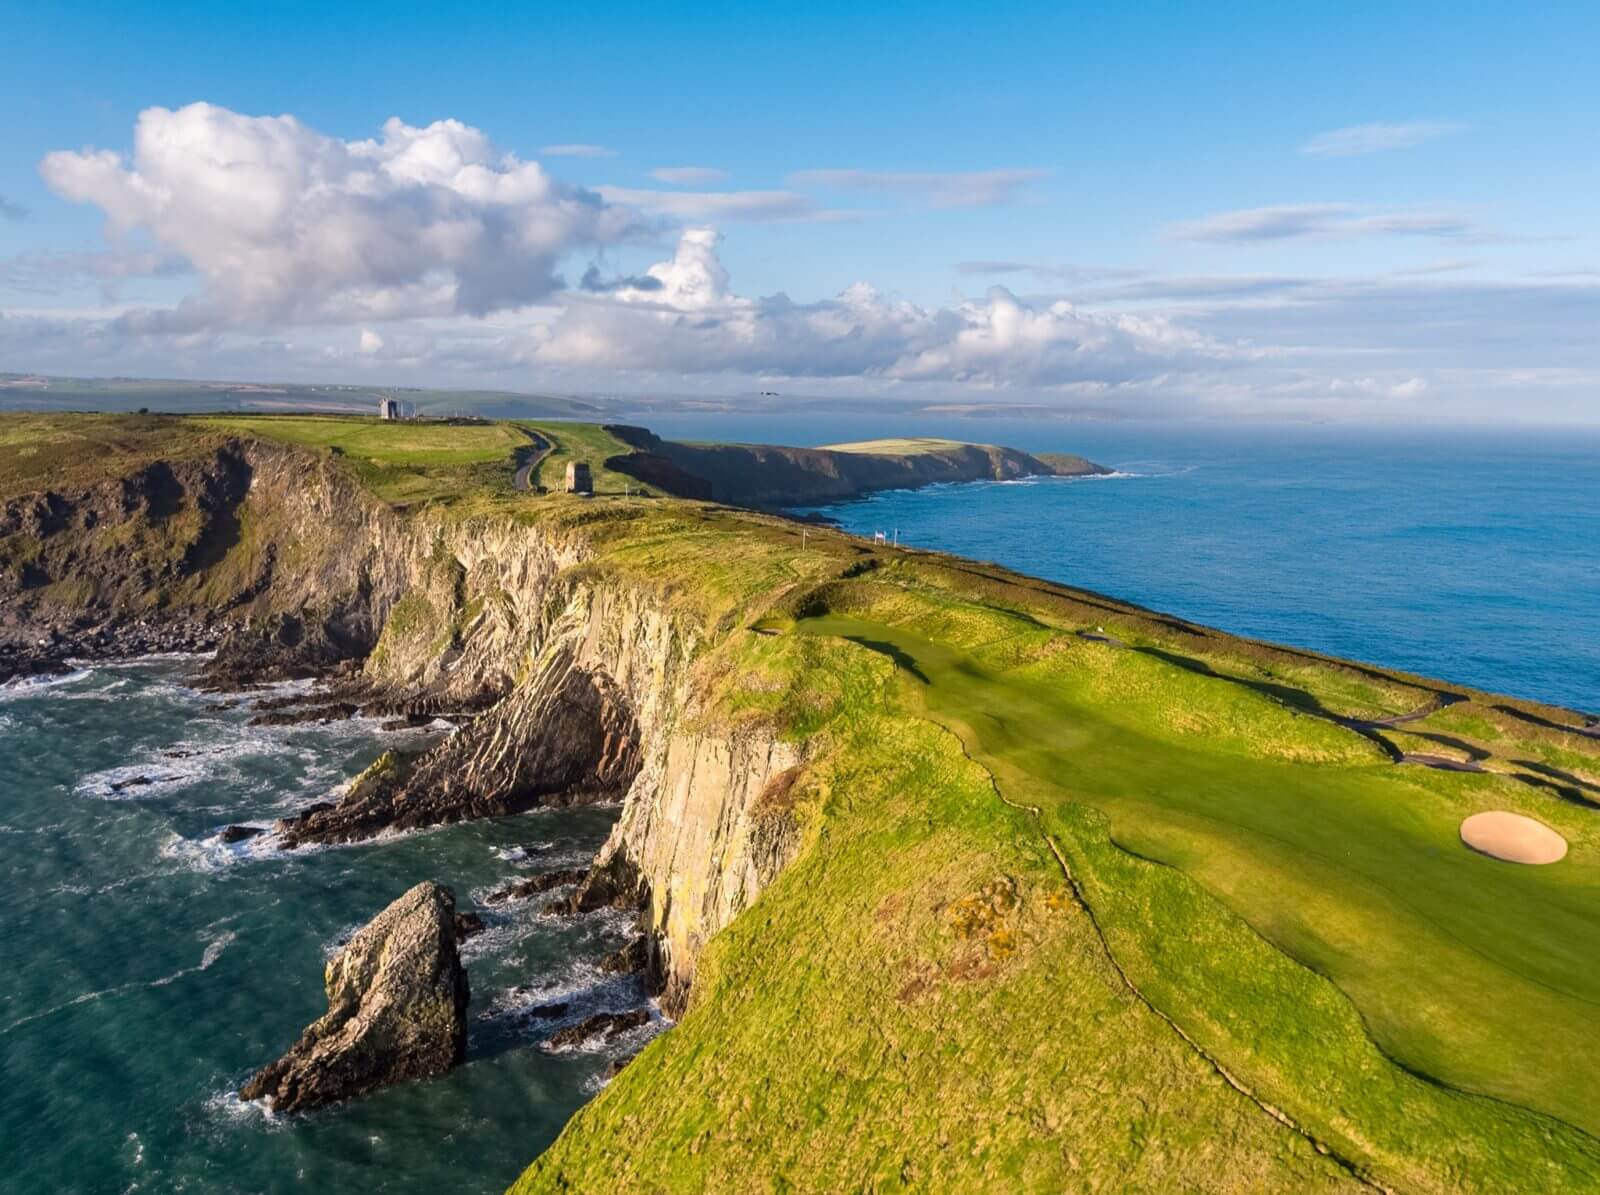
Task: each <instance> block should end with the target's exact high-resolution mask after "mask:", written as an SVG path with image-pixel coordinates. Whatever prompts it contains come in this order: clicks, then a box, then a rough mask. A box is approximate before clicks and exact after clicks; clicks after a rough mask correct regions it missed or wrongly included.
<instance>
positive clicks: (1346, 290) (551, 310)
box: [0, 3, 1600, 422]
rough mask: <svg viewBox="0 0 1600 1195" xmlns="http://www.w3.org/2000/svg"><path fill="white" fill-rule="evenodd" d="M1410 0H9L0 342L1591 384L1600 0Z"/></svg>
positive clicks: (347, 360) (608, 369)
mask: <svg viewBox="0 0 1600 1195" xmlns="http://www.w3.org/2000/svg"><path fill="white" fill-rule="evenodd" d="M1395 7H1397V6H1380V5H1327V6H1289V5H1277V4H1273V5H1267V4H1262V5H1237V4H1235V5H1227V4H1218V5H1210V6H1196V5H1178V4H1159V5H1158V4H1144V5H1124V6H1098V5H1096V6H1089V5H1060V4H1057V5H1048V6H1046V5H1037V6H1030V5H1010V6H1005V7H1004V8H1003V9H985V8H984V7H982V6H973V5H960V6H957V5H942V4H941V5H925V6H920V7H912V6H893V7H888V6H864V5H859V4H858V5H834V4H814V5H810V6H806V7H804V8H796V9H790V10H778V9H773V8H770V7H769V6H710V5H700V6H696V7H695V8H693V9H687V8H683V9H673V8H671V7H668V6H660V5H649V6H645V5H638V6H635V5H616V4H614V5H608V6H605V8H604V9H603V10H599V11H598V13H597V14H591V12H589V11H580V10H578V9H576V8H574V9H570V10H561V11H557V10H552V9H546V8H543V7H536V8H527V9H519V10H515V11H506V12H495V11H488V10H484V11H474V12H463V13H457V12H448V13H447V12H445V11H443V10H440V9H438V8H436V7H431V8H421V7H407V6H404V5H394V4H385V5H381V6H380V5H341V6H338V7H337V8H336V9H333V10H330V9H329V8H326V7H321V6H317V7H314V6H300V5H293V4H284V5H279V6H274V7H272V8H270V9H269V8H264V7H263V8H259V9H253V10H251V11H248V12H246V13H244V14H243V15H236V14H233V13H230V12H228V11H226V10H219V9H217V8H216V7H215V6H206V7H201V6H198V5H184V4H167V5H163V6H161V7H160V8H159V9H155V8H154V7H152V8H151V9H150V11H147V12H130V11H129V10H128V9H127V8H126V7H125V6H109V5H99V4H79V5H74V6H71V7H70V8H67V7H60V8H57V7H53V6H32V5H30V6H23V5H19V4H11V3H7V4H4V5H0V28H3V29H5V30H6V37H5V42H6V46H5V48H4V50H3V51H0V52H3V53H4V55H5V60H6V67H7V69H6V70H5V72H4V73H3V75H0V103H3V105H4V111H5V112H6V113H7V114H8V119H7V120H5V121H3V122H0V313H3V318H0V369H4V370H12V371H15V372H27V371H39V372H55V373H137V374H144V375H156V376H200V377H244V378H251V379H259V380H265V379H272V378H281V379H297V380H334V381H337V380H350V381H383V382H394V383H401V382H413V383H429V384H445V385H463V386H506V387H511V388H516V389H528V390H545V391H559V392H564V393H607V392H643V393H661V394H697V393H711V394H727V395H737V394H740V393H746V392H750V391H753V390H755V389H769V388H779V389H782V390H784V391H785V392H786V393H797V394H799V393H805V394H829V395H855V394H859V395H860V396H862V397H863V398H864V399H872V398H879V397H893V398H900V399H907V398H911V399H927V400H929V401H951V400H960V401H972V402H985V401H1003V402H1019V403H1044V404H1050V405H1059V406H1067V407H1074V408H1082V409H1085V410H1091V411H1105V412H1108V413H1135V414H1143V413H1164V412H1173V413H1200V414H1208V415H1210V414H1215V415H1281V416H1285V417H1294V418H1304V417H1319V418H1320V417H1333V418H1341V417H1342V418H1429V419H1449V418H1474V419H1483V418H1489V419H1500V418H1503V419H1517V420H1541V421H1585V422H1592V421H1600V402H1597V401H1596V393H1597V392H1596V389H1595V387H1596V384H1597V382H1600V361H1597V360H1596V350H1595V348H1594V340H1595V337H1594V334H1593V333H1594V329H1595V327H1596V324H1597V321H1596V316H1597V315H1600V289H1597V287H1600V246H1597V245H1596V231H1595V228H1594V210H1595V205H1594V196H1595V195H1596V193H1597V190H1600V187H1597V184H1600V157H1597V155H1596V154H1595V152H1594V148H1593V147H1594V145H1595V143H1596V132H1597V128H1596V125H1597V123H1600V84H1597V83H1596V72H1595V71H1594V69H1593V64H1592V50H1593V46H1594V44H1595V34H1596V32H1597V27H1600V20H1597V18H1596V16H1595V13H1594V10H1593V8H1592V7H1590V6H1581V5H1571V6H1563V5H1545V6H1540V7H1539V8H1537V9H1536V10H1530V11H1526V12H1517V13H1515V14H1512V13H1510V12H1509V10H1506V9H1505V8H1504V7H1503V6H1501V7H1490V6H1486V5H1463V4H1454V5H1448V6H1446V5H1408V6H1403V11H1398V12H1397V11H1392V9H1394V8H1395ZM195 104H204V105H207V106H208V107H206V108H203V109H201V108H193V107H191V105H195ZM282 116H287V117H290V118H292V121H291V122H290V123H289V124H287V125H285V124H282V123H281V122H280V123H265V122H262V121H261V118H275V117H282ZM392 118H398V122H400V123H399V125H397V126H391V130H392V131H391V132H389V133H385V131H384V130H385V122H387V121H390V120H391V119H392ZM440 121H448V122H454V123H452V124H449V125H435V124H434V122H440ZM430 128H431V130H432V131H431V132H430V131H429V130H430ZM408 129H409V130H411V131H410V132H407V131H405V130H408ZM402 142H403V143H404V144H403V145H402ZM374 147H375V148H374ZM405 147H410V148H409V149H407V148H405ZM584 147H589V148H588V149H587V151H585V150H584ZM575 149H576V150H578V151H580V152H572V151H573V150H575ZM91 151H94V152H91ZM98 151H112V153H114V154H117V155H121V158H120V160H119V161H115V162H110V163H109V164H108V162H107V161H106V160H104V159H102V158H100V157H97V156H95V154H96V153H97V152H98ZM51 155H56V156H55V157H51ZM418 155H421V157H420V158H419V156H418ZM441 155H442V157H441ZM507 155H510V157H507ZM419 160H425V161H426V162H427V167H426V170H424V171H423V172H422V173H420V174H419V173H418V170H419V169H420V167H417V165H416V163H417V162H418V161H419ZM241 163H242V164H241ZM534 163H537V165H536V166H532V165H531V164H534ZM684 168H696V169H695V172H693V173H680V171H682V170H683V169H684ZM219 171H220V172H221V173H220V174H219V173H218V172H219ZM519 171H520V173H519ZM659 171H666V172H667V173H666V174H665V176H664V177H662V176H659V175H658V174H657V173H656V172H659ZM488 176H493V177H494V179H495V180H497V181H494V182H493V185H489V184H486V183H484V182H483V179H484V178H485V177H488ZM219 179H220V180H221V181H219ZM374 180H376V181H374ZM486 188H487V189H486ZM263 196H270V197H271V201H270V202H268V201H267V200H266V199H263V198H262V197H263ZM586 276H587V278H588V282H587V284H585V283H584V282H583V279H584V278H585V277H586ZM861 284H866V285H865V286H863V285H861ZM997 288H998V289H997Z"/></svg>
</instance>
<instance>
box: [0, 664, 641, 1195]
mask: <svg viewBox="0 0 1600 1195" xmlns="http://www.w3.org/2000/svg"><path fill="white" fill-rule="evenodd" d="M199 664H200V661H199V660H197V659H194V658H188V659H185V658H164V659H149V660H144V661H139V662H135V663H129V664H121V665H111V666H95V667H94V668H92V669H88V670H84V671H81V672H77V673H73V674H69V675H66V676H63V677H59V678H54V679H51V680H48V681H43V682H29V683H21V684H13V685H9V686H5V687H4V688H0V876H4V877H5V889H4V897H5V900H4V904H5V910H6V911H5V915H4V919H3V921H0V926H3V930H4V933H3V941H4V947H5V951H6V955H7V958H6V965H5V966H4V967H3V968H0V1060H3V1067H4V1083H3V1084H0V1142H4V1151H3V1152H4V1156H5V1163H4V1164H5V1173H4V1175H3V1176H0V1189H5V1190H15V1191H52V1192H86V1193H96V1195H98V1193H101V1192H135V1191H146V1192H160V1193H163V1195H165V1193H167V1192H174V1191H188V1192H267V1191H386V1192H416V1193H418V1195H421V1193H424V1192H429V1193H431V1192H437V1191H444V1190H448V1191H452V1192H498V1191H502V1190H504V1189H505V1187H506V1186H507V1185H508V1184H509V1183H510V1182H511V1181H512V1180H513V1179H514V1178H515V1177H516V1176H517V1174H518V1173H519V1172H520V1171H521V1169H522V1168H523V1167H524V1166H526V1165H527V1164H528V1163H529V1162H530V1161H532V1160H533V1158H534V1156H535V1155H536V1154H538V1153H539V1152H540V1150H542V1149H543V1148H544V1146H545V1145H547V1144H548V1143H549V1142H550V1141H552V1140H554V1138H555V1136H556V1134H557V1133H558V1132H560V1130H561V1127H562V1125H563V1124H565V1122H566V1121H567V1119H568V1118H569V1117H570V1116H571V1114H572V1113H573V1112H574V1111H575V1110H576V1109H577V1108H578V1107H579V1106H580V1105H581V1104H582V1103H583V1102H584V1101H585V1100H587V1099H588V1098H589V1097H590V1096H591V1095H592V1094H593V1093H594V1092H595V1091H597V1090H598V1089H599V1086H600V1083H601V1082H602V1078H601V1076H602V1074H603V1072H604V1070H605V1067H606V1065H607V1063H608V1062H609V1061H610V1059H611V1058H613V1057H617V1056H620V1054H621V1053H622V1052H624V1051H626V1050H631V1049H637V1048H638V1046H639V1045H640V1044H641V1043H642V1040H643V1038H644V1037H645V1036H647V1035H648V1033H649V1032H650V1027H648V1026H647V1027H645V1028H643V1029H640V1030H637V1031H635V1035H634V1037H633V1039H632V1040H624V1041H622V1042H619V1043H618V1044H617V1045H615V1046H613V1047H608V1048H607V1049H606V1050H604V1051H595V1052H585V1051H582V1050H577V1051H572V1052H567V1053H547V1052H545V1051H544V1050H542V1049H540V1048H539V1047H538V1045H537V1040H538V1038H540V1037H542V1036H543V1035H544V1034H546V1033H548V1032H549V1028H550V1026H549V1025H548V1024H547V1023H540V1022H532V1023H530V1022H529V1021H528V1020H527V1019H526V1018H524V1017H522V1016H520V1015H519V1013H520V1011H521V1010H524V1009H526V1008H527V1007H529V1006H531V1005H534V1004H540V1003H545V1002H549V1001H554V1000H565V1001H570V1002H572V1003H573V1013H572V1015H571V1017H569V1019H575V1018H576V1017H577V1016H578V1015H582V1013H584V1012H587V1011H595V1010H597V1009H601V1008H622V1007H628V1006H632V1005H636V1004H637V1003H638V1001H639V999H640V996H641V993H640V992H638V991H637V990H634V989H633V985H634V984H636V982H637V981H636V980H634V979H631V978H623V979H618V978H615V977H610V976H603V975H601V974H600V972H599V971H598V970H597V968H596V966H595V964H596V962H597V961H598V960H599V958H600V956H601V955H603V954H604V953H605V952H606V951H608V950H612V949H615V948H616V947H617V946H619V945H621V944H622V943H623V942H624V941H625V940H626V933H627V926H626V923H625V919H624V917H623V915H621V914H615V913H598V914H591V915H587V916H582V917H577V918H573V919H551V918H541V917H539V916H538V915H537V909H538V906H539V903H540V902H539V901H538V900H537V899H535V900H534V901H530V902H527V903H524V904H520V905H513V906H497V907H496V908H493V909H486V910H483V915H484V919H485V921H486V922H487V923H488V929H487V931H486V932H485V933H484V934H482V935H480V936H476V937H473V938H470V939H468V941H467V942H466V943H465V945H464V948H463V957H464V961H465V962H466V965H467V969H468V974H469V976H470V980H471V984H472V1004H471V1007H470V1009H469V1016H470V1027H469V1035H468V1061H467V1063H466V1065H464V1066H462V1067H459V1068H457V1069H456V1070H454V1071H453V1072H451V1073H450V1074H448V1075H446V1076H445V1077H443V1078H440V1079H437V1080H434V1081H431V1082H426V1083H417V1084H411V1085H406V1086H400V1087H395V1088H390V1089H388V1090H385V1091H381V1092H378V1093H376V1094H374V1095H371V1096H369V1097H366V1098H363V1099H359V1100H354V1101H351V1102H349V1103H348V1104H345V1105H343V1106H341V1107H339V1108H337V1109H335V1110H332V1111H330V1112H326V1113H322V1114H312V1115H309V1116H304V1117H282V1118H275V1117H272V1116H270V1115H268V1114H267V1113H265V1112H263V1111H262V1109H261V1107H260V1106H259V1105H246V1104H243V1103H241V1102H240V1101H239V1100H238V1099H237V1098H236V1097H235V1095H234V1092H236V1091H237V1089H238V1088H239V1086H240V1084H241V1083H242V1082H243V1081H244V1080H245V1079H246V1078H247V1077H248V1076H249V1075H250V1074H251V1073H252V1072H253V1071H254V1070H255V1069H256V1068H257V1067H259V1066H262V1065H264V1064H265V1063H267V1062H269V1061H271V1060H272V1059H273V1058H275V1057H277V1056H278V1055H279V1054H281V1053H282V1052H283V1051H284V1050H285V1049H287V1048H288V1046H289V1045H290V1044H291V1043H292V1042H293V1041H294V1040H295V1038H296V1037H297V1036H298V1035H299V1033H300V1030H301V1029H302V1028H304V1027H305V1026H306V1025H307V1024H309V1023H310V1022H311V1021H312V1020H314V1019H315V1018H317V1017H318V1016H320V1015H321V1014H322V1013H323V1012H324V1011H326V1009H327V1001H326V998H325V996H324V993H323V988H322V969H323V965H324V962H325V960H326V958H327V956H328V955H329V953H330V952H331V951H333V950H334V949H335V948H336V946H337V945H338V944H339V943H340V942H341V941H342V940H343V939H344V938H346V937H347V936H348V935H349V934H350V933H351V932H352V931H353V930H354V929H356V928H357V927H358V926H359V925H360V924H361V923H363V922H365V921H366V920H367V919H369V918H370V917H371V916H372V915H373V914H375V913H377V912H378V910H380V909H381V908H383V906H384V905H386V904H388V903H389V901H391V900H393V899H394V898H395V897H397V896H399V895H400V894H401V893H402V892H404V891H405V890H406V889H407V888H409V887H410V886H411V885H413V884H415V883H417V882H419V881H421V880H424V879H437V880H439V881H441V882H443V883H446V884H449V885H451V886H452V887H453V888H454V889H455V891H456V896H457V903H458V907H462V908H466V907H471V906H472V905H473V904H474V903H475V898H476V899H478V900H481V898H482V897H483V896H484V895H486V894H487V893H488V892H489V891H492V890H493V889H494V888H496V887H498V886H500V885H501V884H503V883H505V882H506V881H508V880H511V879H514V878H516V877H517V876H518V875H519V874H528V873H530V872H532V871H535V870H547V869H551V868H555V867H572V866H577V865H581V864H583V863H586V862H588V860H589V859H590V857H591V856H592V854H593V852H594V850H595V849H596V848H597V847H598V846H599V844H600V842H601V841H602V840H603V839H604V837H605V835H606V832H607V831H608V829H609V827H610V824H611V822H612V821H613V820H614V818H615V816H616V812H617V811H616V809H614V808H584V809H567V810H559V811H549V812H534V813H529V814H524V815H521V816H518V817H510V818H502V819H497V820H494V821H487V822H475V823H471V824H467V825H459V826H451V827H446V828H442V829H438V830H434V831H428V832H420V833H415V834H409V835H403V836H396V837H392V838H387V839H381V840H379V841H376V842H371V843H367V844H362V845H355V846H348V847H335V848H325V849H310V850H302V851H297V852H294V853H292V854H283V853H275V852H272V851H270V850H268V849H265V848H264V847H263V846H262V845H261V844H260V843H258V842H253V841H246V842H243V843H239V844H236V845H233V846H228V845H224V844H222V843H221V842H219V841H218V840H217V838H216V833H217V831H218V830H219V829H220V828H221V827H222V826H224V825H225V824H227V823H229V822H239V821H251V822H256V823H258V824H266V822H268V821H270V820H271V819H272V818H275V817H279V816H282V815H283V814H285V813H287V812H291V811H293V810H295V809H297V808H299V807H302V806H303V805H305V804H308V803H310V802H311V801H315V800H319V799H327V798H328V797H329V796H330V795H331V794H333V793H335V792H336V791H337V789H338V787H339V786H340V785H341V784H342V783H343V782H344V781H346V780H347V779H348V778H349V777H351V776H353V775H354V774H356V773H357V772H358V771H360V769H362V768H363V767H365V766H366V765H367V764H368V763H370V762H371V761H372V760H373V759H375V758H376V757H377V755H378V754H379V753H380V752H381V751H382V750H384V749H385V747H389V746H394V745H396V744H397V743H398V742H400V741H402V740H405V739H407V738H410V739H413V740H415V739H416V738H417V737H418V732H402V733H383V732H381V731H380V730H379V729H378V727H377V725H376V724H375V723H373V722H370V721H367V720H361V719H357V720H354V721H350V722H344V723H337V724H333V725H329V726H305V727H284V728H255V727H250V726H248V725H247V722H248V721H249V718H250V716H251V711H250V708H249V705H248V704H241V705H232V706H231V708H218V707H219V706H220V705H226V704H228V699H226V698H220V699H219V697H218V696H217V695H214V694H205V693H200V692H197V691H195V690H194V689H193V688H191V687H190V682H191V681H192V680H193V679H194V676H195V674H196V671H197V669H198V667H199ZM275 691H277V690H275ZM269 695H270V694H269ZM129 781H134V783H131V784H130V783H128V782H129ZM141 781H147V783H142V782H141ZM118 786H120V787H118Z"/></svg>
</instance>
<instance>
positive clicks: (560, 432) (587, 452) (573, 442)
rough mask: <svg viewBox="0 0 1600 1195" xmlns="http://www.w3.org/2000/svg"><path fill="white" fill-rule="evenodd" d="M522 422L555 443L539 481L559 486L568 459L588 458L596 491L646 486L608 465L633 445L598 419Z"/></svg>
mask: <svg viewBox="0 0 1600 1195" xmlns="http://www.w3.org/2000/svg"><path fill="white" fill-rule="evenodd" d="M522 426H523V427H526V428H528V429H529V430H530V431H534V432H537V433H538V434H539V435H541V436H543V437H545V439H547V440H548V441H550V443H551V444H552V446H553V447H552V450H551V452H550V455H549V456H547V457H546V458H545V459H544V460H543V461H542V462H541V463H540V465H539V470H538V476H537V477H536V478H535V481H536V483H537V484H539V485H543V486H545V487H546V488H548V489H551V490H559V489H560V488H561V487H562V485H563V483H564V481H565V479H566V474H567V464H568V462H570V461H586V462H588V465H589V472H590V474H591V476H592V477H593V479H594V489H595V493H596V494H621V493H633V494H637V493H640V492H641V491H643V490H644V489H645V487H644V486H641V485H640V484H639V483H638V482H637V481H635V480H634V479H633V478H631V477H628V476H626V475H625V474H622V473H613V472H612V471H611V470H610V469H607V468H606V467H605V463H604V462H605V461H606V460H607V458H609V457H613V456H626V455H627V454H628V453H630V452H632V451H633V449H632V448H631V447H630V446H629V445H627V444H624V443H623V442H622V441H621V440H619V439H617V438H616V437H615V436H613V435H612V434H611V433H610V432H608V431H606V430H605V429H604V428H602V427H601V426H600V425H599V424H598V423H567V422H564V421H558V420H551V419H540V420H537V421H524V422H523V424H522Z"/></svg>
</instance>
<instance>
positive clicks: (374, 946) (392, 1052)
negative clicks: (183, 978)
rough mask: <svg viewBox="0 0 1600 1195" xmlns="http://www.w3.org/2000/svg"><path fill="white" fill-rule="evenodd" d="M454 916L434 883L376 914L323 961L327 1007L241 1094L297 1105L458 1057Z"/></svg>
mask: <svg viewBox="0 0 1600 1195" xmlns="http://www.w3.org/2000/svg"><path fill="white" fill-rule="evenodd" d="M455 918H456V901H455V894H454V893H453V892H451V891H450V889H448V888H446V887H444V886H442V885H440V884H436V883H434V882H433V881H431V880H429V881H425V882H423V883H421V884H418V885H417V886H416V887H415V888H412V889H411V890H410V891H408V892H407V893H405V895H403V896H401V897H400V899H399V900H396V901H395V902H394V903H393V904H391V905H390V906H389V907H388V908H386V909H384V910H383V912H381V913H379V914H378V915H377V916H376V917H374V918H373V919H372V920H371V921H370V922H368V923H367V924H366V925H365V926H364V927H362V929H361V930H360V931H359V932H358V933H357V934H356V935H355V937H353V938H352V939H351V940H350V943H349V945H347V946H346V947H345V948H344V949H343V950H341V951H340V952H339V954H338V955H337V956H335V957H334V959H333V960H332V961H331V962H330V963H329V964H328V969H327V987H328V1011H327V1012H326V1013H325V1014H324V1015H323V1016H322V1017H321V1018H319V1019H318V1020H316V1021H314V1022H313V1023H312V1024H311V1025H310V1026H308V1027H307V1029H306V1031H305V1032H304V1033H302V1034H301V1035H300V1040H299V1041H297V1042H295V1044H294V1045H293V1046H292V1047H291V1048H290V1049H289V1052H288V1053H287V1054H285V1055H284V1056H283V1057H282V1058H280V1059H278V1060H277V1061H276V1062H274V1063H272V1064H271V1065H270V1066H267V1067H265V1068H263V1069H262V1070H261V1071H259V1072H257V1074H256V1075H255V1077H254V1078H252V1079H251V1080H250V1081H249V1082H248V1083H246V1084H245V1085H244V1087H243V1089H242V1090H241V1091H240V1092H239V1095H240V1097H241V1098H243V1099H247V1100H257V1099H262V1098H266V1099H267V1100H269V1101H270V1102H271V1104H272V1107H273V1109H274V1110H275V1111H278V1112H299V1111H303V1110H305V1109H308V1108H315V1107H317V1106H319V1105H322V1104H328V1103H332V1102H334V1101H335V1100H342V1099H348V1098H349V1097H350V1096H353V1095H360V1094H362V1093H363V1092H367V1091H371V1090H372V1089H374V1088H376V1087H383V1086H386V1085H388V1084H390V1083H399V1082H403V1081H405V1080H407V1079H425V1078H429V1077H431V1076H433V1075H439V1074H443V1073H444V1072H445V1071H447V1070H449V1069H450V1068H451V1067H453V1066H455V1065H456V1064H457V1063H458V1062H460V1061H461V1059H462V1057H463V1056H464V1055H465V1053H466V1047H467V999H468V991H467V973H466V972H465V971H464V970H463V969H462V967H461V958H460V956H459V954H458V953H457V951H456V925H455Z"/></svg>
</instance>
